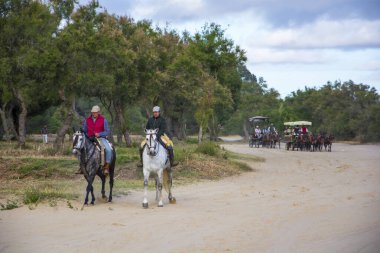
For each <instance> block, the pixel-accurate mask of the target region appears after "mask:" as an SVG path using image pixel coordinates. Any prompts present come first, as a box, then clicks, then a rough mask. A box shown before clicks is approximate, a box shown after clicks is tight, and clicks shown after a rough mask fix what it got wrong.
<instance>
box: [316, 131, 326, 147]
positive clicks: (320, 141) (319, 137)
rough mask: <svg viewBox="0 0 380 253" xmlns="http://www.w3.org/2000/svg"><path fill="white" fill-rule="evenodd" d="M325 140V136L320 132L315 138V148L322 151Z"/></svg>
mask: <svg viewBox="0 0 380 253" xmlns="http://www.w3.org/2000/svg"><path fill="white" fill-rule="evenodd" d="M324 142H325V138H324V136H323V135H322V134H321V133H319V134H318V135H317V137H316V138H315V140H314V150H319V151H322V147H323V145H324Z"/></svg>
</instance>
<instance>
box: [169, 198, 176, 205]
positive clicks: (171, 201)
mask: <svg viewBox="0 0 380 253" xmlns="http://www.w3.org/2000/svg"><path fill="white" fill-rule="evenodd" d="M169 203H170V204H177V200H176V199H175V198H174V197H173V198H171V199H169Z"/></svg>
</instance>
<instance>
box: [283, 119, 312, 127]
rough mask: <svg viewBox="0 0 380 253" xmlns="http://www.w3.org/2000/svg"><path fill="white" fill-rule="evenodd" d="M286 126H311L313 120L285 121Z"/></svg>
mask: <svg viewBox="0 0 380 253" xmlns="http://www.w3.org/2000/svg"><path fill="white" fill-rule="evenodd" d="M284 125H285V126H302V125H304V126H311V125H312V122H311V121H303V120H302V121H290V122H285V123H284Z"/></svg>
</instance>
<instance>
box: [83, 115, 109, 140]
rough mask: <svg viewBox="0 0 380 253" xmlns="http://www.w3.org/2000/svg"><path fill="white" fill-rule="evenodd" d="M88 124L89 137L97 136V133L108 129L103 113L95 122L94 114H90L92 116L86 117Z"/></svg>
mask: <svg viewBox="0 0 380 253" xmlns="http://www.w3.org/2000/svg"><path fill="white" fill-rule="evenodd" d="M86 125H87V136H88V137H93V136H95V133H98V134H101V133H103V132H106V129H105V128H104V117H103V116H102V115H99V116H98V118H97V119H96V120H95V122H94V121H93V119H92V116H91V115H90V117H88V118H87V119H86ZM101 137H103V136H101Z"/></svg>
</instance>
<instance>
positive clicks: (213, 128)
mask: <svg viewBox="0 0 380 253" xmlns="http://www.w3.org/2000/svg"><path fill="white" fill-rule="evenodd" d="M217 127H218V126H217V125H216V123H215V117H214V115H211V120H210V124H209V128H208V129H209V133H210V141H217V140H218V129H217Z"/></svg>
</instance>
